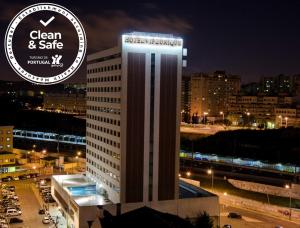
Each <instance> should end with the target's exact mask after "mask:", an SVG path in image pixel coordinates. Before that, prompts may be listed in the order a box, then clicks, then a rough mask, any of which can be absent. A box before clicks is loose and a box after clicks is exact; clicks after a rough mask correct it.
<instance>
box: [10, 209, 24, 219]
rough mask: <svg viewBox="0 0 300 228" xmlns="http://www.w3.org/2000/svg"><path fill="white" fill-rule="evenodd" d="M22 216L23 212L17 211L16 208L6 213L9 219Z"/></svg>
mask: <svg viewBox="0 0 300 228" xmlns="http://www.w3.org/2000/svg"><path fill="white" fill-rule="evenodd" d="M21 214H22V211H20V210H17V209H15V208H11V209H8V210H7V211H6V216H7V217H12V216H19V215H21Z"/></svg>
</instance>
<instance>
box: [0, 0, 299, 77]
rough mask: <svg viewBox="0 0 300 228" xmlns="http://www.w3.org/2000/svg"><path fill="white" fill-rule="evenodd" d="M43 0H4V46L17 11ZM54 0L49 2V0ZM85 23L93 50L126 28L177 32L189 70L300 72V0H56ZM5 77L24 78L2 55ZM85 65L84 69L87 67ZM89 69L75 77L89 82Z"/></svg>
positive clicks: (0, 20)
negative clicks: (86, 77)
mask: <svg viewBox="0 0 300 228" xmlns="http://www.w3.org/2000/svg"><path fill="white" fill-rule="evenodd" d="M38 2H43V1H14V0H10V1H4V0H0V33H1V36H0V38H1V45H2V44H3V39H4V35H5V31H6V28H7V26H8V24H9V22H10V20H11V19H12V18H13V16H14V15H15V14H16V13H17V12H18V11H20V10H21V9H22V8H24V7H25V6H28V5H30V4H34V3H38ZM46 2H49V1H46ZM50 2H53V3H58V4H61V5H63V6H65V7H67V8H68V9H70V10H71V11H73V12H74V13H75V14H76V15H77V16H78V17H79V19H80V20H81V22H82V24H83V25H84V27H85V30H86V33H87V38H88V53H91V52H93V51H95V50H102V49H104V48H107V47H111V46H114V45H116V43H117V36H118V35H120V34H121V33H122V32H129V31H134V30H136V31H150V32H161V33H173V34H175V35H180V36H181V37H183V38H184V40H185V45H184V46H185V47H186V48H187V49H188V68H187V71H189V72H199V71H201V72H213V71H215V70H226V71H227V72H228V73H231V74H237V75H241V77H242V82H244V83H246V82H251V81H257V80H258V79H259V78H260V77H261V76H263V75H264V76H274V75H278V74H280V73H283V74H299V73H300V61H299V60H300V16H299V15H300V14H299V12H300V1H296V0H295V1H293V0H289V1H283V0H282V1H277V0H272V1H271V0H269V1H267V0H265V1H264V0H260V1H255V0H243V1H240V0H239V1H231V0H228V1H225V0H223V1H222V0H219V1H213V0H210V1H200V0H199V1H188V0H187V1H175V0H173V1H162V0H161V1H146V2H143V1H125V0H124V1H89V0H80V1H74V0H72V1H71V0H69V1H50ZM0 67H1V71H0V79H2V80H20V79H19V77H18V76H17V75H16V74H15V73H14V71H13V70H12V69H11V68H10V66H9V64H8V63H7V60H6V58H5V53H4V49H3V46H2V47H1V54H0ZM84 67H85V66H83V67H82V68H84ZM84 72H85V69H81V71H80V72H79V73H77V74H76V75H75V76H73V77H72V78H71V81H76V82H79V81H84V80H85V74H84Z"/></svg>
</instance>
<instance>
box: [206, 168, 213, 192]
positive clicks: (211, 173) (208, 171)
mask: <svg viewBox="0 0 300 228" xmlns="http://www.w3.org/2000/svg"><path fill="white" fill-rule="evenodd" d="M207 174H208V175H211V191H212V192H213V191H214V171H213V170H212V169H208V170H207Z"/></svg>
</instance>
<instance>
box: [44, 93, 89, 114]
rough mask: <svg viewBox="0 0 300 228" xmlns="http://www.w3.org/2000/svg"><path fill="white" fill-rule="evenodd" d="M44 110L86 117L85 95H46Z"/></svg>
mask: <svg viewBox="0 0 300 228" xmlns="http://www.w3.org/2000/svg"><path fill="white" fill-rule="evenodd" d="M43 108H44V109H46V110H49V111H56V112H66V113H74V114H80V115H84V114H85V113H86V100H85V94H79V93H75V94H73V93H72V94H70V93H46V94H45V95H44V102H43Z"/></svg>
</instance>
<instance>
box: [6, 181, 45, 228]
mask: <svg viewBox="0 0 300 228" xmlns="http://www.w3.org/2000/svg"><path fill="white" fill-rule="evenodd" d="M32 183H33V181H32V180H23V181H14V182H8V185H14V186H16V194H17V195H18V196H19V200H20V204H21V210H22V215H21V216H20V218H21V219H23V221H24V222H23V223H20V224H13V225H11V226H10V227H15V228H17V227H18V228H19V227H23V228H32V227H36V228H37V227H49V225H44V224H43V223H42V218H43V216H42V215H39V214H38V210H39V208H40V207H41V206H40V204H39V202H38V200H37V199H36V197H35V195H34V193H33V191H32V189H31V185H32Z"/></svg>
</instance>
